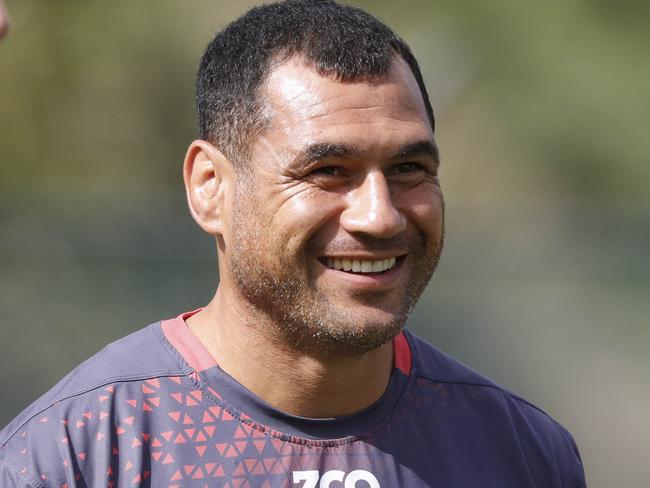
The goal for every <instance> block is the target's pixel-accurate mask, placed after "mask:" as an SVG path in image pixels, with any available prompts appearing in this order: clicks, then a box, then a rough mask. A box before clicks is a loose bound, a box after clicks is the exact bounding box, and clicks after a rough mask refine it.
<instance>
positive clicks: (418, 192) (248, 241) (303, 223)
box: [226, 59, 443, 354]
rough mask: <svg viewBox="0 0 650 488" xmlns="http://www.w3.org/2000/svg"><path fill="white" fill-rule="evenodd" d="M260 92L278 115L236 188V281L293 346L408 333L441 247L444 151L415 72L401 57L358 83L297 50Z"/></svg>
mask: <svg viewBox="0 0 650 488" xmlns="http://www.w3.org/2000/svg"><path fill="white" fill-rule="evenodd" d="M262 92H263V93H264V94H265V98H266V101H267V106H268V109H269V111H270V116H271V123H270V127H269V129H268V130H267V131H266V132H265V134H264V135H263V136H261V137H260V138H258V139H257V140H256V141H255V142H254V144H253V146H252V154H251V159H250V165H251V172H250V175H246V176H243V173H242V176H240V178H239V181H238V185H237V197H236V201H235V202H234V208H233V215H234V217H233V222H232V227H231V229H230V235H231V239H230V240H231V242H227V243H226V259H227V263H228V266H229V269H230V270H231V271H232V275H233V281H234V283H235V285H236V286H237V287H238V288H239V290H240V292H241V294H242V295H243V297H244V298H245V299H246V300H247V301H248V302H249V303H250V304H252V305H253V306H254V307H255V308H256V309H257V310H259V311H261V312H263V313H264V314H265V315H266V316H267V317H269V318H270V319H272V320H271V321H272V323H274V324H276V327H277V328H278V329H279V331H280V332H281V333H282V334H283V336H284V338H285V340H287V341H288V342H289V343H290V344H292V345H294V346H297V347H300V348H303V349H314V350H319V351H322V352H329V353H334V352H336V353H339V354H356V353H360V352H365V351H368V350H371V349H374V348H375V347H378V346H379V345H381V344H383V343H386V342H387V341H389V340H390V339H391V338H392V337H394V336H395V335H396V334H397V333H398V332H399V331H400V330H401V328H402V327H403V325H404V322H405V321H406V319H407V317H408V315H409V313H410V311H411V309H412V308H413V306H414V305H415V303H416V301H417V299H418V298H419V296H420V294H421V293H422V291H423V290H424V288H425V286H426V284H427V283H428V281H429V278H430V277H431V274H432V273H433V270H434V269H435V267H436V264H437V262H438V258H439V255H440V251H441V249H442V239H443V200H442V193H441V190H440V186H439V183H438V176H437V172H438V157H437V149H436V146H435V143H434V140H433V132H432V129H431V125H430V122H429V120H428V118H427V114H426V111H425V107H424V103H423V101H422V97H421V94H420V91H419V89H418V85H417V83H416V80H415V78H414V76H413V74H412V73H411V71H410V69H409V68H408V66H407V65H406V63H404V62H403V61H402V60H401V59H397V60H395V61H394V62H393V64H392V67H391V69H390V71H389V73H388V74H387V75H386V76H385V77H384V78H382V79H380V80H377V81H373V82H352V83H349V82H347V83H341V82H339V81H337V80H335V79H332V78H325V77H321V76H320V75H319V74H318V73H317V72H316V71H314V70H313V69H311V68H309V67H307V66H306V65H304V64H303V63H302V62H301V61H300V60H299V59H292V60H290V61H288V62H286V63H284V64H282V65H280V66H279V67H277V68H276V69H275V70H274V71H273V72H272V73H271V74H270V76H269V79H268V81H267V82H266V84H265V89H263V90H262Z"/></svg>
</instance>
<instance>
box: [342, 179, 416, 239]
mask: <svg viewBox="0 0 650 488" xmlns="http://www.w3.org/2000/svg"><path fill="white" fill-rule="evenodd" d="M341 225H342V227H343V228H344V229H345V230H346V231H348V232H350V233H363V234H368V235H371V236H373V237H377V238H380V239H387V238H390V237H393V236H395V235H397V234H399V233H400V232H403V231H404V230H405V229H406V218H405V217H404V215H402V213H401V212H400V211H399V210H398V209H397V208H396V207H395V204H394V202H393V200H392V196H391V191H390V187H389V186H388V181H386V176H385V175H384V174H383V173H382V172H381V171H372V172H370V173H368V174H367V175H366V176H365V178H364V180H363V182H362V183H361V185H359V186H357V187H356V188H354V189H353V190H351V191H350V193H349V194H348V201H347V207H346V208H345V210H344V211H343V213H342V214H341Z"/></svg>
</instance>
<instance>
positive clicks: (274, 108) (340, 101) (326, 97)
mask: <svg viewBox="0 0 650 488" xmlns="http://www.w3.org/2000/svg"><path fill="white" fill-rule="evenodd" d="M395 87H399V88H400V89H399V90H394V89H393V90H391V88H395ZM404 88H406V90H404ZM361 91H363V97H359V93H360V92H361ZM262 92H263V94H264V96H265V98H267V105H268V108H269V109H270V115H272V117H273V119H280V120H282V119H285V120H284V121H285V122H286V123H287V124H289V125H295V124H298V123H300V122H303V121H307V120H309V119H315V118H322V117H327V116H329V115H334V114H336V113H337V112H339V111H341V110H345V111H349V112H351V111H363V110H373V109H374V110H378V111H379V110H385V109H386V108H399V109H401V110H405V111H407V112H412V114H413V115H414V116H416V118H420V119H424V120H427V121H428V116H427V112H426V108H425V106H424V101H423V100H422V94H421V93H420V89H419V86H418V84H417V81H416V80H415V77H414V76H413V74H412V72H411V70H410V68H409V67H408V65H407V64H406V62H405V61H404V60H403V59H402V58H400V57H397V56H396V57H395V58H394V60H393V62H392V63H391V66H390V68H389V70H388V72H387V73H386V75H385V76H382V77H378V78H377V79H373V80H360V81H346V82H342V81H340V80H337V79H336V78H335V77H333V76H332V77H327V76H325V77H324V76H321V75H320V74H319V73H318V72H317V71H316V70H315V69H313V68H311V67H310V66H309V65H308V64H307V63H305V62H304V60H302V58H300V57H298V56H294V57H292V58H290V59H288V60H287V61H285V62H284V63H282V64H280V65H278V66H277V67H276V68H275V69H274V70H273V71H272V72H271V73H270V74H269V76H268V78H267V80H266V82H265V83H264V89H263V90H262ZM396 94H397V95H399V96H398V97H396ZM355 98H356V99H357V100H356V101H355V105H351V104H349V101H350V100H351V99H355ZM278 121H279V120H278Z"/></svg>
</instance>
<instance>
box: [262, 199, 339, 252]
mask: <svg viewBox="0 0 650 488" xmlns="http://www.w3.org/2000/svg"><path fill="white" fill-rule="evenodd" d="M341 211H342V208H341V203H340V198H338V197H337V196H335V195H331V194H325V193H324V192H313V193H311V194H301V195H296V196H294V197H293V198H291V199H289V200H287V201H286V202H284V204H283V205H282V206H281V207H280V208H279V209H278V210H277V212H275V214H274V215H273V217H272V222H271V224H270V226H269V227H270V228H273V229H274V231H276V232H277V233H278V235H282V236H283V239H282V240H283V243H284V244H283V245H284V246H285V249H286V251H287V252H289V253H292V252H297V251H298V250H299V249H301V248H303V247H304V246H306V245H307V243H308V241H309V240H310V239H311V238H312V237H314V236H316V235H317V234H318V235H319V236H320V235H321V234H322V233H323V232H325V231H326V229H329V228H330V227H335V226H336V222H337V221H338V217H337V216H338V215H339V214H340V212H341Z"/></svg>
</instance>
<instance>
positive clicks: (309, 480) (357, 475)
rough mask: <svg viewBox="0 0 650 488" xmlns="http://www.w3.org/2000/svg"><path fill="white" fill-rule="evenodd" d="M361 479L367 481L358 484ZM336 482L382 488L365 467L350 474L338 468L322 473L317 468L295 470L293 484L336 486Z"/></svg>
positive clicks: (305, 487)
mask: <svg viewBox="0 0 650 488" xmlns="http://www.w3.org/2000/svg"><path fill="white" fill-rule="evenodd" d="M359 481H365V483H361V484H358V482H359ZM334 482H338V483H343V488H368V487H369V488H381V486H380V485H379V481H378V480H377V478H375V475H374V474H372V473H371V472H370V471H366V470H364V469H355V470H354V471H350V472H349V473H348V474H345V472H344V471H340V470H338V469H332V470H330V471H325V472H324V473H323V474H322V475H321V474H320V472H318V471H316V470H310V471H294V472H293V484H294V485H296V484H298V483H303V484H302V485H300V488H334V487H333V486H332V483H334Z"/></svg>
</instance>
